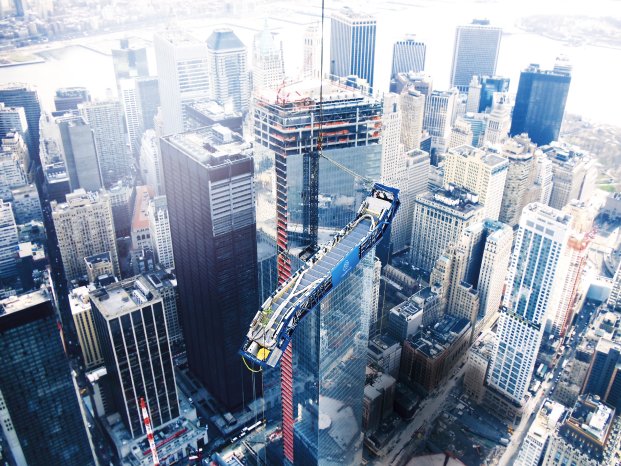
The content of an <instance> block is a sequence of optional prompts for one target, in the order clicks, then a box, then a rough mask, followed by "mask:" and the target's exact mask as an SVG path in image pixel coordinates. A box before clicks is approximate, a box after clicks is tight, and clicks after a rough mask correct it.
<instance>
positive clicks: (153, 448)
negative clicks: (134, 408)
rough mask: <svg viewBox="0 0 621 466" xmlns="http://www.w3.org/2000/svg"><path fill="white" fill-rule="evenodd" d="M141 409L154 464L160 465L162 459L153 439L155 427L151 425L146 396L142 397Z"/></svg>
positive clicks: (154, 465) (155, 465)
mask: <svg viewBox="0 0 621 466" xmlns="http://www.w3.org/2000/svg"><path fill="white" fill-rule="evenodd" d="M140 409H141V411H142V420H143V422H144V427H145V429H146V430H147V440H148V441H149V448H150V449H151V456H152V457H153V466H160V459H159V458H158V456H157V448H156V446H155V440H154V439H153V427H151V418H150V417H149V411H147V403H145V401H144V398H140Z"/></svg>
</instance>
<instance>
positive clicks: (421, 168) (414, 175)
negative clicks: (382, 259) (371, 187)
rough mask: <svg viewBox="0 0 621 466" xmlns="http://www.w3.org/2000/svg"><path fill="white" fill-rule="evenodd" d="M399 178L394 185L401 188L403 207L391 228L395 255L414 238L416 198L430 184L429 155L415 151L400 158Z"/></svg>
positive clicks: (421, 151) (400, 208) (400, 197)
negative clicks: (413, 223) (413, 224)
mask: <svg viewBox="0 0 621 466" xmlns="http://www.w3.org/2000/svg"><path fill="white" fill-rule="evenodd" d="M400 158H401V163H400V164H399V166H400V171H399V176H398V178H397V182H396V183H395V184H394V185H391V186H396V187H398V188H399V199H401V207H399V211H398V212H397V215H395V219H394V220H393V222H392V227H391V230H390V231H391V233H390V234H391V238H390V239H391V241H392V244H393V254H394V253H397V252H399V251H403V250H404V249H406V248H407V247H408V246H409V244H410V240H411V238H412V222H413V216H414V204H415V200H416V196H418V195H419V194H423V193H424V192H425V191H427V189H428V184H429V167H430V159H429V153H427V152H425V151H423V150H419V149H415V150H411V151H408V152H406V153H404V154H402V155H401V156H400Z"/></svg>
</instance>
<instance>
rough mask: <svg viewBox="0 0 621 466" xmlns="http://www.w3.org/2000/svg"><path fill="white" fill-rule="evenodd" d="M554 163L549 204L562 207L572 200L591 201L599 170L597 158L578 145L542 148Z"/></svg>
mask: <svg viewBox="0 0 621 466" xmlns="http://www.w3.org/2000/svg"><path fill="white" fill-rule="evenodd" d="M542 151H543V152H544V154H543V156H544V157H547V158H548V159H549V160H550V161H551V162H552V163H551V165H552V173H553V176H552V191H551V193H550V200H549V204H550V207H554V208H555V209H562V208H563V207H565V206H566V205H567V204H568V203H569V202H570V201H571V200H573V199H577V200H580V201H585V202H590V200H591V195H592V194H593V189H594V188H595V180H596V178H597V171H596V170H595V166H594V165H595V160H594V159H593V158H592V157H591V156H590V155H589V154H588V153H586V152H583V151H581V150H580V149H579V148H578V147H575V146H570V145H565V144H557V145H554V146H547V147H544V148H542Z"/></svg>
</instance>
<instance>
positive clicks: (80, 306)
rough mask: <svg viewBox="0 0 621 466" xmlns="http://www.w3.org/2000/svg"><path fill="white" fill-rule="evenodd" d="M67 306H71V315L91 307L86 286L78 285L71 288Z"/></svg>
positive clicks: (86, 310)
mask: <svg viewBox="0 0 621 466" xmlns="http://www.w3.org/2000/svg"><path fill="white" fill-rule="evenodd" d="M69 307H70V308H71V314H72V315H76V314H82V313H83V312H88V311H89V310H90V309H91V302H90V299H89V289H88V287H87V286H80V287H77V288H74V289H73V290H71V292H70V293H69Z"/></svg>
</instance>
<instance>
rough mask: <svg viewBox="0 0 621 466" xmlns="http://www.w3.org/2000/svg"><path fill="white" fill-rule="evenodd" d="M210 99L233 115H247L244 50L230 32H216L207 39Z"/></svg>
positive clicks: (247, 98) (248, 85) (248, 90)
mask: <svg viewBox="0 0 621 466" xmlns="http://www.w3.org/2000/svg"><path fill="white" fill-rule="evenodd" d="M207 54H208V57H209V76H210V84H211V97H212V98H213V99H214V100H216V101H217V102H219V103H220V104H222V105H231V106H232V108H233V109H234V110H235V111H237V112H246V111H248V102H249V99H250V77H249V75H248V57H247V56H246V55H247V54H246V47H245V46H244V44H243V43H242V41H241V40H239V38H238V37H237V36H236V35H235V33H234V32H233V31H232V30H231V29H217V30H215V31H214V32H213V33H212V34H211V35H210V36H209V38H208V39H207Z"/></svg>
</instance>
